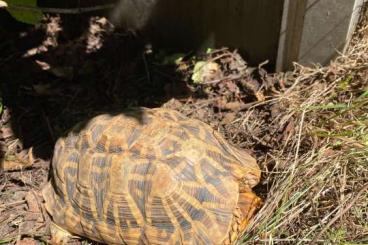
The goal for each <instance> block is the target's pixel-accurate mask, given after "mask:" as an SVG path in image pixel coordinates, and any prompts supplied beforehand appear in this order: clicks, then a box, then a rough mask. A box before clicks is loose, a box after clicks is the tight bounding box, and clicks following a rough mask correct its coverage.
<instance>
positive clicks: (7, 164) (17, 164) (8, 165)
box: [3, 160, 32, 171]
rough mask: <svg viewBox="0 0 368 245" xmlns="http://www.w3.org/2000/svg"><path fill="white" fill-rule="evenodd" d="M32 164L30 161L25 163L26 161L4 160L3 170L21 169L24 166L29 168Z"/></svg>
mask: <svg viewBox="0 0 368 245" xmlns="http://www.w3.org/2000/svg"><path fill="white" fill-rule="evenodd" d="M31 165H32V164H30V163H25V162H21V161H16V160H15V161H8V160H5V161H4V162H3V170H4V171H14V170H20V169H23V168H27V167H30V166H31Z"/></svg>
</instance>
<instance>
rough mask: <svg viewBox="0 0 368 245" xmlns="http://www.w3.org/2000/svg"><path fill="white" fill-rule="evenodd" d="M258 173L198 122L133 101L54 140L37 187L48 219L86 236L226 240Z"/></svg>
mask: <svg viewBox="0 0 368 245" xmlns="http://www.w3.org/2000/svg"><path fill="white" fill-rule="evenodd" d="M259 178H260V170H259V167H258V166H257V164H256V161H255V159H253V158H252V157H251V156H249V155H248V154H247V153H245V152H243V151H240V150H238V149H236V148H234V147H233V146H231V145H229V144H228V143H227V142H226V141H225V140H224V139H223V138H222V137H221V136H220V135H219V134H218V133H217V132H216V131H214V130H213V129H212V128H211V127H210V126H208V125H207V124H205V123H203V122H201V121H199V120H194V119H189V118H187V117H185V116H183V115H181V114H180V113H178V112H176V111H173V110H169V109H161V108H159V109H146V108H138V109H132V110H130V111H127V112H124V113H121V114H118V115H107V114H106V115H101V116H97V117H95V118H93V119H92V120H91V121H90V122H88V123H87V124H86V125H84V128H83V129H82V130H73V131H72V132H71V133H69V135H68V136H67V137H65V138H61V139H59V140H58V141H57V143H56V146H55V151H54V156H53V159H52V178H51V180H50V183H48V185H47V186H46V187H45V189H44V192H43V196H44V199H45V205H46V209H47V211H48V212H49V213H50V215H51V216H52V219H53V222H54V223H55V224H57V225H58V226H60V227H62V228H64V229H65V230H67V231H68V232H70V233H72V234H76V235H79V236H83V237H87V238H90V239H92V240H95V241H99V242H104V243H108V244H229V243H232V242H233V240H234V237H236V236H237V235H238V233H239V232H241V231H239V227H240V226H241V224H243V225H244V224H246V223H247V222H248V220H249V218H250V216H251V215H252V213H253V212H254V210H255V209H256V208H257V206H258V205H259V198H258V197H257V196H256V195H254V194H253V193H252V191H251V188H252V187H253V186H254V185H256V184H257V183H258V181H259ZM241 189H242V190H247V191H246V193H245V199H244V198H240V192H242V190H241ZM243 194H244V193H243ZM243 197H244V195H243ZM241 199H242V200H241ZM240 211H241V212H240Z"/></svg>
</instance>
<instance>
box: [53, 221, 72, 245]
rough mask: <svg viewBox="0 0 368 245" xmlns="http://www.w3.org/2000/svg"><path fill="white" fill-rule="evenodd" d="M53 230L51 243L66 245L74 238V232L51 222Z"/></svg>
mask: <svg viewBox="0 0 368 245" xmlns="http://www.w3.org/2000/svg"><path fill="white" fill-rule="evenodd" d="M50 231H51V242H50V243H51V244H53V245H65V244H67V243H68V241H69V239H70V238H72V237H73V236H72V234H70V233H69V232H68V231H66V230H64V229H63V228H61V227H60V226H58V225H57V224H55V223H53V222H51V224H50Z"/></svg>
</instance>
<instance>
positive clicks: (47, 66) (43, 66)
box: [35, 60, 51, 71]
mask: <svg viewBox="0 0 368 245" xmlns="http://www.w3.org/2000/svg"><path fill="white" fill-rule="evenodd" d="M35 62H36V64H37V65H38V66H39V67H41V69H42V70H44V71H47V70H50V68H51V66H50V64H49V63H46V62H44V61H40V60H36V61H35Z"/></svg>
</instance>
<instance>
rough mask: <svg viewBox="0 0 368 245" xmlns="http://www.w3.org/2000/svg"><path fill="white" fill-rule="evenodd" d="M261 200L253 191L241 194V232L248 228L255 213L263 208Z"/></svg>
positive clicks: (239, 205) (239, 204)
mask: <svg viewBox="0 0 368 245" xmlns="http://www.w3.org/2000/svg"><path fill="white" fill-rule="evenodd" d="M261 203H262V202H261V198H259V197H258V196H257V195H256V194H254V193H253V192H252V191H247V192H241V193H240V194H239V201H238V207H239V209H240V211H241V214H242V221H241V224H240V230H241V231H243V230H245V228H246V227H247V225H248V223H249V220H250V219H251V218H252V216H253V214H254V212H255V211H256V210H257V209H258V208H259V207H260V206H261Z"/></svg>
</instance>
